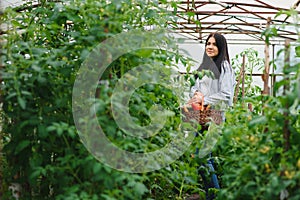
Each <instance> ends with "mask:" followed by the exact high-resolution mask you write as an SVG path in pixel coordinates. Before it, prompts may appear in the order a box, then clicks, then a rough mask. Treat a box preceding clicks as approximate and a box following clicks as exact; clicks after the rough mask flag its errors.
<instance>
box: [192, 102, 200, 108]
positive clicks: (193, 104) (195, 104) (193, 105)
mask: <svg viewBox="0 0 300 200" xmlns="http://www.w3.org/2000/svg"><path fill="white" fill-rule="evenodd" d="M192 108H193V110H201V105H200V104H199V103H192Z"/></svg>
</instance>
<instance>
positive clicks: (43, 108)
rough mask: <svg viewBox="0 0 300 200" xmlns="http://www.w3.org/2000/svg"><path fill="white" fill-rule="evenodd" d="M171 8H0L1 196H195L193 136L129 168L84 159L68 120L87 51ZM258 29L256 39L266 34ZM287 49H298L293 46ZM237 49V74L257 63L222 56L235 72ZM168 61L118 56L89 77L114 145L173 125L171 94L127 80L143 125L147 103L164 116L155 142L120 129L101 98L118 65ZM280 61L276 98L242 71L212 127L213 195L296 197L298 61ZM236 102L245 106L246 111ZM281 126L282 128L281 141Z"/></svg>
mask: <svg viewBox="0 0 300 200" xmlns="http://www.w3.org/2000/svg"><path fill="white" fill-rule="evenodd" d="M162 5H163V6H162ZM176 6H177V5H176V3H170V2H167V1H144V0H118V1H110V2H108V1H89V0H87V1H82V0H70V1H61V2H53V1H39V5H38V6H35V5H34V4H33V3H26V4H24V5H23V6H21V7H18V8H15V9H11V8H8V9H6V10H5V12H4V14H3V15H1V21H3V22H4V23H3V25H4V26H3V27H7V29H6V28H5V30H4V32H5V34H2V36H1V41H2V52H1V53H2V54H1V62H2V66H3V67H2V69H1V79H2V84H1V99H2V110H1V118H0V119H1V122H2V123H1V124H2V127H1V128H2V129H1V134H0V140H1V141H0V150H1V152H0V153H1V154H0V178H1V182H0V198H1V199H11V198H12V196H13V194H12V190H11V189H12V186H20V187H21V188H22V192H21V194H20V196H21V199H64V200H65V199H72V200H73V199H95V200H96V199H107V200H112V199H118V200H119V199H184V198H185V197H186V196H187V195H188V194H191V193H198V194H200V196H202V197H203V198H204V196H205V194H204V189H203V188H204V185H203V182H202V181H201V179H200V178H199V176H198V174H197V168H198V167H199V165H201V163H202V162H205V159H206V158H202V159H194V158H192V157H191V156H190V155H191V153H192V152H194V151H195V149H196V147H199V144H201V139H202V138H201V137H198V138H196V139H195V141H194V142H193V144H192V145H191V147H190V150H189V151H187V152H185V153H184V155H182V156H181V157H180V158H179V159H178V160H176V161H174V162H173V163H172V164H170V165H169V166H168V167H166V168H163V169H161V170H157V171H153V172H147V173H139V174H137V173H136V174H132V173H126V172H121V171H117V170H115V169H111V168H110V167H108V166H107V165H105V164H103V163H101V162H99V161H98V160H97V159H95V158H94V157H93V156H92V155H91V154H90V153H89V152H88V150H87V149H86V148H85V146H84V145H83V143H82V141H81V139H80V138H79V136H78V132H77V130H76V127H75V125H74V120H73V116H72V89H73V84H74V81H75V79H76V76H77V72H78V70H79V68H80V67H81V64H82V63H83V62H84V60H85V59H86V58H87V56H88V55H89V52H90V51H91V50H92V49H93V48H94V47H95V46H96V45H97V44H99V43H101V42H102V41H104V40H105V39H107V38H110V37H112V36H114V35H116V34H118V33H121V32H124V31H129V30H132V29H137V28H144V27H150V26H153V27H161V28H163V27H165V26H166V25H167V21H172V20H175V17H174V15H173V13H169V12H167V11H166V10H164V9H163V8H162V7H166V8H168V9H169V10H170V9H174V10H176ZM281 14H286V13H281ZM291 14H293V11H291ZM267 33H270V32H268V31H266V33H265V34H266V35H265V37H271V35H267ZM287 48H294V47H291V46H288V47H287ZM296 52H297V55H298V56H299V46H297V45H296ZM284 53H285V52H284V51H280V52H279V53H278V54H282V55H284ZM243 55H246V56H247V57H248V61H249V62H248V64H247V65H246V68H245V69H246V70H247V73H252V70H253V68H254V67H259V66H261V65H262V64H263V60H262V59H260V58H258V56H257V52H255V51H253V50H252V49H249V50H246V51H245V52H241V54H240V55H237V57H236V58H234V59H233V60H232V61H233V65H234V67H235V70H236V74H237V76H238V75H239V74H240V66H241V65H240V63H239V59H240V56H243ZM173 59H175V60H176V59H178V57H176V58H174V55H173V54H172V55H171V54H169V53H167V52H166V51H160V50H157V51H154V50H153V51H150V50H140V51H136V52H133V53H128V54H126V55H123V56H122V57H120V58H119V59H118V60H116V61H114V62H113V63H112V64H111V65H110V66H109V67H108V68H107V70H106V71H105V72H104V74H103V77H102V78H103V80H105V81H104V82H105V84H99V85H98V88H97V92H96V97H97V98H96V100H95V107H96V108H97V116H98V120H99V124H100V125H101V126H102V128H103V131H104V132H105V133H107V137H108V138H109V139H111V140H112V141H113V142H114V143H115V144H116V145H118V146H120V147H122V148H124V149H126V150H129V151H133V152H138V151H140V150H141V149H144V150H145V149H147V150H149V151H151V150H156V149H159V148H161V147H162V146H164V145H166V144H167V143H168V142H170V140H171V139H172V137H173V136H172V135H171V134H170V132H171V131H172V130H174V129H177V128H178V127H180V111H179V107H180V103H179V100H178V99H177V98H176V96H175V95H174V91H171V90H169V89H166V88H164V87H162V86H161V85H158V84H145V85H144V86H142V87H140V88H138V89H137V90H136V91H135V92H134V93H133V94H132V97H131V99H130V102H129V112H130V114H131V115H132V116H133V117H134V118H135V120H136V123H137V124H139V125H142V126H143V125H147V124H149V123H150V117H149V113H148V112H147V111H148V110H149V109H150V108H151V106H152V105H153V104H160V105H161V106H162V107H164V108H166V109H168V110H170V111H172V112H174V113H175V116H174V117H170V118H168V120H167V121H166V124H165V126H164V128H163V129H162V130H161V131H160V132H159V134H157V135H156V136H155V138H154V139H150V140H147V139H141V140H137V139H133V138H132V137H130V136H126V134H125V133H124V132H123V131H122V130H120V128H119V127H118V125H117V124H116V122H115V121H114V119H113V116H112V113H111V112H110V106H111V103H110V98H111V94H112V93H113V90H114V86H115V85H116V83H117V81H118V80H119V78H120V77H122V75H123V74H124V73H126V72H127V71H129V70H131V69H132V68H134V67H135V66H138V65H141V64H144V63H147V62H148V61H152V62H159V63H160V64H161V65H162V66H170V65H173V64H172V63H171V62H170V60H173ZM182 61H183V62H184V60H182ZM284 63H285V64H284V71H283V73H284V77H285V78H283V79H282V80H281V81H279V82H277V83H276V84H275V88H274V90H275V92H278V95H277V96H269V95H261V94H260V91H259V88H258V87H252V83H253V80H252V78H251V76H248V77H246V80H245V84H246V91H245V95H244V96H242V95H241V93H238V94H236V95H237V101H236V103H235V106H234V107H233V108H232V109H230V110H228V112H227V113H226V122H225V123H224V124H222V125H221V126H220V127H219V128H220V129H221V130H222V134H221V137H219V140H218V143H217V145H216V147H215V149H214V155H215V160H216V163H217V164H218V173H219V175H220V181H221V187H222V189H221V190H220V191H217V194H218V195H217V197H218V198H219V199H270V198H275V199H279V198H280V199H299V198H300V193H299V191H298V188H299V186H300V185H299V183H300V180H299V179H300V153H299V144H298V142H297V141H300V134H299V133H300V117H299V109H300V108H299V99H300V92H299V91H300V83H299V82H300V81H299V80H300V78H299V77H300V75H299V73H300V71H299V69H300V67H299V63H296V64H291V63H290V62H288V61H286V62H284ZM187 65H188V64H187ZM104 82H103V81H102V82H101V83H104ZM237 87H241V85H237ZM240 91H241V90H240ZM281 91H284V93H280V92H281ZM245 103H251V104H252V105H253V110H252V111H249V110H248V109H247V108H245V106H244V105H245ZM283 133H289V134H288V135H289V136H288V138H287V137H286V136H284V135H283ZM287 142H288V148H287V147H286V144H287ZM2 180H3V181H2ZM12 183H13V184H14V185H12Z"/></svg>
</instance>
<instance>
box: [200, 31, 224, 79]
mask: <svg viewBox="0 0 300 200" xmlns="http://www.w3.org/2000/svg"><path fill="white" fill-rule="evenodd" d="M211 37H214V38H215V40H216V45H217V47H218V50H219V54H218V55H217V56H216V57H215V58H213V59H211V58H210V57H209V56H208V55H207V54H206V51H205V53H204V56H203V61H202V63H201V65H200V67H199V68H198V70H199V71H201V70H211V71H212V72H213V73H214V75H215V78H217V79H218V78H219V77H220V74H221V64H222V62H223V61H225V60H227V61H228V62H229V63H230V60H229V54H228V47H227V41H226V39H225V37H224V36H223V35H221V34H220V33H211V34H209V36H208V37H207V39H206V41H205V48H206V46H207V42H208V40H209V38H211ZM212 61H213V62H212Z"/></svg>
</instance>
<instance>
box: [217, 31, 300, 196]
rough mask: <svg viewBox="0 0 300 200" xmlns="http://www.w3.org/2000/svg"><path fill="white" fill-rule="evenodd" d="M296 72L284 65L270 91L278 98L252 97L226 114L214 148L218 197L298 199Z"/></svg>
mask: <svg viewBox="0 0 300 200" xmlns="http://www.w3.org/2000/svg"><path fill="white" fill-rule="evenodd" d="M271 36H272V34H271ZM288 48H289V47H288ZM297 48H298V46H297V47H296V49H297ZM284 52H285V51H284V50H281V51H279V52H278V54H279V55H280V54H282V53H284ZM299 70H300V68H299V63H296V64H295V65H293V66H292V65H291V63H284V66H283V74H284V77H283V79H282V80H280V81H278V82H276V83H275V87H274V93H275V94H280V96H278V97H273V96H261V95H253V94H252V95H249V96H248V97H247V98H245V99H244V101H245V102H244V103H237V104H236V105H235V108H234V109H231V110H230V111H229V112H227V114H226V123H224V126H223V128H222V137H221V139H220V141H219V142H218V145H217V148H216V151H217V152H218V153H217V154H218V155H219V157H220V160H221V164H220V166H221V170H220V173H222V176H221V185H222V190H220V191H219V193H218V199H299V197H300V193H299V187H300V185H299V183H300V173H299V172H300V170H299V169H300V154H299V148H300V146H299V142H298V141H299V139H300V102H299V95H300V90H299V84H300V82H299V80H300V71H299ZM245 103H251V104H252V105H253V112H251V111H249V110H248V109H246V108H245V106H244V105H245Z"/></svg>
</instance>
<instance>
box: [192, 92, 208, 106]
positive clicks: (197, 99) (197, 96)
mask: <svg viewBox="0 0 300 200" xmlns="http://www.w3.org/2000/svg"><path fill="white" fill-rule="evenodd" d="M203 98H204V95H203V94H202V93H201V92H198V91H196V92H195V93H194V96H193V97H192V98H191V99H190V100H189V101H188V104H192V103H198V104H202V102H203V100H204V99H203Z"/></svg>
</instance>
